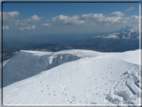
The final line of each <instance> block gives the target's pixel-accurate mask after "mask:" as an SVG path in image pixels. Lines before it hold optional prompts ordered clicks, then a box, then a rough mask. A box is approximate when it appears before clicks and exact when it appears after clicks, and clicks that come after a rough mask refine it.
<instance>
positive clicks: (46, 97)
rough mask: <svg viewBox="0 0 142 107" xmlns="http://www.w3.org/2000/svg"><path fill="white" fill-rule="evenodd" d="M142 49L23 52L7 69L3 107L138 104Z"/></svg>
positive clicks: (5, 68)
mask: <svg viewBox="0 0 142 107" xmlns="http://www.w3.org/2000/svg"><path fill="white" fill-rule="evenodd" d="M139 53H140V50H135V51H128V52H123V53H115V52H112V53H109V52H105V53H101V52H95V51H89V50H65V51H60V52H36V51H20V52H19V53H18V54H17V55H16V56H14V57H13V58H11V59H10V60H9V61H8V62H7V63H6V64H5V65H4V71H3V73H4V81H3V82H4V86H5V87H4V88H3V103H4V105H55V104H58V105H59V104H63V105H64V104H65V105H66V104H68V105H71V104H72V105H103V104H104V105H113V104H114V105H140V104H141V102H140V101H141V95H140V91H141V84H140V83H141V82H140V81H141V80H140V69H139V66H140V65H139V56H140V54H139Z"/></svg>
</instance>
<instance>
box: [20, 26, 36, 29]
mask: <svg viewBox="0 0 142 107" xmlns="http://www.w3.org/2000/svg"><path fill="white" fill-rule="evenodd" d="M35 27H36V26H35V25H29V26H27V27H22V28H18V30H32V29H35Z"/></svg>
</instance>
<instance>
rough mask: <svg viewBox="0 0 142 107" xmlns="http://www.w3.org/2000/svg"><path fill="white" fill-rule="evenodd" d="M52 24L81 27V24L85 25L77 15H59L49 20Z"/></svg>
mask: <svg viewBox="0 0 142 107" xmlns="http://www.w3.org/2000/svg"><path fill="white" fill-rule="evenodd" d="M47 21H50V22H57V23H58V24H61V25H79V24H84V23H85V21H84V20H80V17H79V16H77V15H75V16H72V17H69V16H64V15H59V16H56V17H53V18H52V19H51V20H47Z"/></svg>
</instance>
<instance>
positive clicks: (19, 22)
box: [15, 15, 44, 25]
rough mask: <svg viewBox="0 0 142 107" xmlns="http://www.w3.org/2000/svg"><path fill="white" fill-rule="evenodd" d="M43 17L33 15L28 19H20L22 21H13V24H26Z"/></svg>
mask: <svg viewBox="0 0 142 107" xmlns="http://www.w3.org/2000/svg"><path fill="white" fill-rule="evenodd" d="M43 18H44V17H38V16H37V15H33V16H31V18H29V19H25V20H22V21H20V20H17V21H15V25H28V24H30V23H32V22H37V21H40V20H41V19H43Z"/></svg>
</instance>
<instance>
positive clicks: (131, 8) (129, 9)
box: [125, 6, 134, 11]
mask: <svg viewBox="0 0 142 107" xmlns="http://www.w3.org/2000/svg"><path fill="white" fill-rule="evenodd" d="M133 9H134V7H133V6H131V7H130V8H128V9H126V10H125V11H131V10H133Z"/></svg>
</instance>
